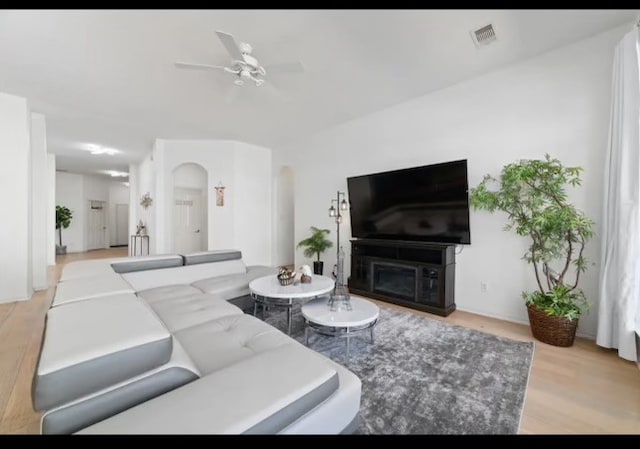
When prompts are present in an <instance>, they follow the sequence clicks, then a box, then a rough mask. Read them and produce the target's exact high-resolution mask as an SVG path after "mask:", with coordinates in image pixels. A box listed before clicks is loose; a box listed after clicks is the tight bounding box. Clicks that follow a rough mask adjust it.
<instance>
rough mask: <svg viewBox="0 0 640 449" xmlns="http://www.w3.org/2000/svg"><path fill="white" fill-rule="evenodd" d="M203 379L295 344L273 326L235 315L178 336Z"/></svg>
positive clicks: (182, 331) (245, 316)
mask: <svg viewBox="0 0 640 449" xmlns="http://www.w3.org/2000/svg"><path fill="white" fill-rule="evenodd" d="M174 335H175V337H176V338H177V339H178V340H179V341H180V343H181V344H182V346H183V347H184V349H185V351H187V354H189V357H191V360H193V362H194V363H195V364H196V366H197V367H198V369H199V370H200V372H201V373H202V375H203V376H204V375H207V374H209V373H212V372H214V371H217V370H219V369H222V368H224V367H226V366H229V365H231V364H233V363H237V362H239V361H241V360H244V359H247V358H250V357H254V356H255V355H256V354H259V353H262V352H266V351H270V350H273V349H274V348H276V347H278V346H281V345H286V344H290V343H291V339H290V338H289V337H288V336H286V335H285V334H283V333H282V332H280V331H279V330H278V329H276V328H275V327H273V326H270V325H268V324H266V323H264V322H263V321H260V320H259V319H257V318H254V317H252V316H250V315H244V314H243V315H231V316H226V317H222V318H219V319H217V320H213V321H207V322H206V323H203V324H200V325H198V326H193V327H189V328H187V329H183V330H180V331H177V332H175V334H174Z"/></svg>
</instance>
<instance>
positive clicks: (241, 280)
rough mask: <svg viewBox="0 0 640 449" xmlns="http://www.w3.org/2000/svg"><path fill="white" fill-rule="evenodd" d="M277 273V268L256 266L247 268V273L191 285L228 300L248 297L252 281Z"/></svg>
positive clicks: (210, 279)
mask: <svg viewBox="0 0 640 449" xmlns="http://www.w3.org/2000/svg"><path fill="white" fill-rule="evenodd" d="M277 273H278V269H277V268H272V267H263V266H257V265H255V266H252V267H247V272H246V273H240V274H229V275H226V276H214V277H210V278H208V279H203V280H201V281H198V282H194V283H193V284H191V285H193V286H194V287H196V288H199V289H200V290H202V291H203V292H206V293H210V294H212V295H215V296H216V297H218V298H220V299H225V300H228V299H233V298H238V297H240V296H246V295H248V294H249V293H250V291H249V282H251V281H252V280H254V279H256V278H259V277H262V276H268V275H271V274H273V275H276V274H277Z"/></svg>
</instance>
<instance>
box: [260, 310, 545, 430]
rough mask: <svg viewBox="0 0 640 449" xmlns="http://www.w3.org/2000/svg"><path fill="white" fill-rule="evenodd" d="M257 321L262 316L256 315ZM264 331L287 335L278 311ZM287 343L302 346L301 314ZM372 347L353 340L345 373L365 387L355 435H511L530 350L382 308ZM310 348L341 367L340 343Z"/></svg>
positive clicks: (312, 343)
mask: <svg viewBox="0 0 640 449" xmlns="http://www.w3.org/2000/svg"><path fill="white" fill-rule="evenodd" d="M258 316H260V314H258ZM265 321H267V322H268V323H270V324H272V325H274V326H276V327H277V328H278V329H281V330H283V331H284V332H286V314H285V312H284V311H283V309H279V310H278V309H273V308H272V309H271V310H270V311H268V312H267V315H266V319H265ZM292 337H293V338H295V339H296V340H298V341H299V342H301V343H304V324H303V319H302V315H301V314H300V307H299V306H297V307H295V308H294V314H293V328H292ZM374 340H375V343H374V344H373V345H371V343H370V340H369V334H368V333H362V334H360V335H357V336H354V337H351V352H350V354H351V356H350V361H349V364H346V366H347V367H348V368H349V369H350V370H351V371H353V372H354V373H355V374H356V375H357V376H358V377H359V378H360V379H361V381H362V403H361V408H360V418H361V422H360V426H359V428H358V430H357V432H356V433H360V434H515V433H517V432H518V429H519V425H520V417H521V414H522V409H523V406H524V400H525V395H526V389H527V383H528V378H529V369H530V365H531V362H532V358H533V350H534V346H533V343H532V342H518V341H514V340H510V339H507V338H502V337H497V336H494V335H490V334H485V333H483V332H479V331H475V330H471V329H467V328H464V327H461V326H454V325H451V324H447V323H444V322H441V321H437V320H435V319H430V318H426V317H422V316H418V315H414V314H412V313H407V312H401V311H397V310H391V309H387V308H383V307H381V308H380V318H379V320H378V323H377V325H376V327H375V330H374ZM309 347H310V348H312V349H314V350H316V351H318V352H320V353H321V354H324V355H325V356H327V357H330V358H331V359H333V360H335V361H336V362H338V363H340V364H343V365H345V341H344V339H342V338H333V337H328V336H324V335H319V334H316V333H311V334H310V337H309Z"/></svg>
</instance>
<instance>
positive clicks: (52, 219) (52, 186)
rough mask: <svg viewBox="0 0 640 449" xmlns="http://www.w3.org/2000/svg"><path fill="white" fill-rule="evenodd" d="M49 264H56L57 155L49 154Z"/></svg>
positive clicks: (47, 218) (47, 219)
mask: <svg viewBox="0 0 640 449" xmlns="http://www.w3.org/2000/svg"><path fill="white" fill-rule="evenodd" d="M46 222H47V226H46V227H47V265H55V264H56V238H57V233H56V155H55V154H51V153H49V154H47V217H46Z"/></svg>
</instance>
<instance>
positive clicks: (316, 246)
mask: <svg viewBox="0 0 640 449" xmlns="http://www.w3.org/2000/svg"><path fill="white" fill-rule="evenodd" d="M330 232H331V231H329V230H328V229H319V228H316V227H314V226H311V237H308V238H306V239H304V240H301V241H300V242H299V243H298V246H297V248H300V247H303V248H304V252H303V254H304V257H308V258H310V259H311V258H313V256H316V260H315V261H314V262H313V274H319V275H322V273H323V271H324V262H322V261H321V260H320V254H322V253H323V252H325V251H326V250H328V249H329V248H331V247H332V246H333V242H332V241H331V240H328V239H327V236H328V235H329V233H330Z"/></svg>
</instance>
